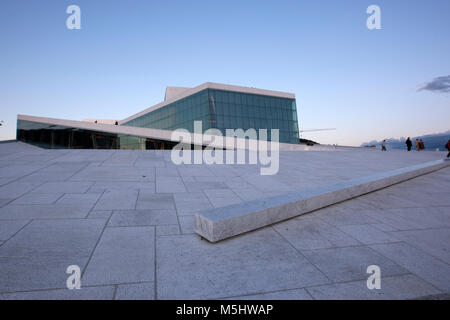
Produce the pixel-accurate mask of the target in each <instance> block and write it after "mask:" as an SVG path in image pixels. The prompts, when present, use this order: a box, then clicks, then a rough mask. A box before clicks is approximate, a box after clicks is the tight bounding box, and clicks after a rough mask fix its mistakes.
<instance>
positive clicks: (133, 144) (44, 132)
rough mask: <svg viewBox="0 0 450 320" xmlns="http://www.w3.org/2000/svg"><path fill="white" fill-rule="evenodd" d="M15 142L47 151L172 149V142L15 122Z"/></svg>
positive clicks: (22, 121)
mask: <svg viewBox="0 0 450 320" xmlns="http://www.w3.org/2000/svg"><path fill="white" fill-rule="evenodd" d="M17 140H19V141H23V142H26V143H29V144H33V145H36V146H38V147H41V148H47V149H129V150H135V149H140V150H145V149H172V148H173V146H175V145H176V143H175V142H171V141H163V140H156V139H150V138H144V137H136V136H129V135H123V134H115V133H108V132H100V131H92V130H84V129H79V128H72V127H65V126H57V125H51V124H46V123H39V122H32V121H24V120H17Z"/></svg>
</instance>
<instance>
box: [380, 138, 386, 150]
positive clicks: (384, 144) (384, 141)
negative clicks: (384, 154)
mask: <svg viewBox="0 0 450 320" xmlns="http://www.w3.org/2000/svg"><path fill="white" fill-rule="evenodd" d="M381 151H387V150H386V140H383V142H382V143H381Z"/></svg>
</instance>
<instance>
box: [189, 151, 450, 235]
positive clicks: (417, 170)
mask: <svg viewBox="0 0 450 320" xmlns="http://www.w3.org/2000/svg"><path fill="white" fill-rule="evenodd" d="M448 165H450V161H448V160H435V161H431V162H426V163H423V164H418V165H414V166H410V167H406V168H401V169H396V170H392V171H387V172H383V173H377V174H374V175H370V176H366V177H362V178H356V179H351V180H347V181H342V182H339V183H336V184H334V185H329V186H321V187H316V188H312V189H306V190H301V191H295V192H289V193H286V194H282V195H279V196H274V197H269V198H265V199H258V200H253V201H248V202H244V203H238V204H234V205H230V206H225V207H221V208H214V209H209V210H204V211H200V212H198V213H195V226H194V230H195V232H196V233H197V234H199V235H200V236H202V237H203V238H205V239H207V240H208V241H210V242H217V241H220V240H223V239H227V238H230V237H233V236H236V235H239V234H242V233H245V232H248V231H252V230H256V229H259V228H262V227H265V226H268V225H271V224H273V223H276V222H280V221H283V220H286V219H289V218H293V217H296V216H299V215H302V214H304V213H308V212H311V211H314V210H317V209H320V208H323V207H327V206H329V205H332V204H335V203H338V202H342V201H345V200H348V199H351V198H354V197H358V196H360V195H363V194H366V193H369V192H373V191H376V190H379V189H382V188H386V187H388V186H391V185H394V184H397V183H400V182H403V181H406V180H409V179H412V178H415V177H418V176H421V175H424V174H427V173H430V172H433V171H436V170H439V169H442V168H445V167H447V166H448Z"/></svg>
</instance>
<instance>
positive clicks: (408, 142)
mask: <svg viewBox="0 0 450 320" xmlns="http://www.w3.org/2000/svg"><path fill="white" fill-rule="evenodd" d="M405 143H406V148H407V149H408V151H411V147H412V142H411V139H410V138H409V137H408V139H406V142H405Z"/></svg>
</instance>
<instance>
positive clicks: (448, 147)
mask: <svg viewBox="0 0 450 320" xmlns="http://www.w3.org/2000/svg"><path fill="white" fill-rule="evenodd" d="M445 148H446V149H447V150H448V153H447V158H450V139H448V141H447V144H446V145H445Z"/></svg>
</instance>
